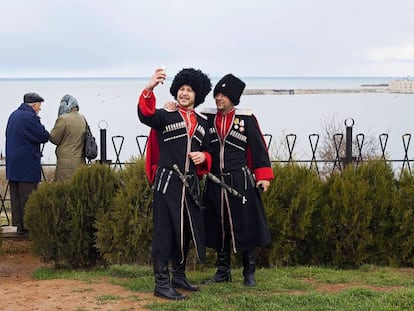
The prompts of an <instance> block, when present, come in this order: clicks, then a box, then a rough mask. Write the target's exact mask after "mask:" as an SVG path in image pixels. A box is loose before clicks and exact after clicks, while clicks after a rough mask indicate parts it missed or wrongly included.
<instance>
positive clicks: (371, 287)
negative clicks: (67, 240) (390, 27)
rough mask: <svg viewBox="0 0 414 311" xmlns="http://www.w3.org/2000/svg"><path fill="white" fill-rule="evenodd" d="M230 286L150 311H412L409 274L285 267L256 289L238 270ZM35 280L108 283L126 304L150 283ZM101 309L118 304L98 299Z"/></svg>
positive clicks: (144, 272) (123, 270) (43, 274)
mask: <svg viewBox="0 0 414 311" xmlns="http://www.w3.org/2000/svg"><path fill="white" fill-rule="evenodd" d="M214 272H215V270H214V269H205V270H203V271H189V272H188V273H187V276H188V278H189V280H190V281H191V282H193V283H194V284H201V283H202V281H203V280H205V279H208V278H210V277H211V276H212V275H213V274H214ZM232 275H233V282H230V283H216V284H210V285H203V284H201V285H200V287H201V290H200V291H198V292H194V293H189V297H188V298H187V299H186V300H184V301H176V302H175V301H174V302H171V301H167V300H166V301H161V302H160V301H159V300H154V301H153V302H149V303H148V304H147V305H146V308H148V309H149V310H168V311H171V310H172V311H173V310H217V311H220V310H223V311H233V310H234V311H236V310H237V311H238V310H252V309H253V310H272V311H273V310H284V311H290V310H292V311H293V310H295V311H296V310H309V311H310V310H312V311H315V310H324V311H325V310H361V311H362V310H364V311H365V310H379V311H382V310H384V311H385V310H397V311H398V310H414V278H413V275H414V271H413V270H412V269H396V268H387V267H374V266H369V267H367V266H363V267H361V269H355V270H337V269H331V268H324V267H287V268H273V269H258V270H257V271H256V280H257V286H255V287H252V288H247V287H245V286H244V285H243V282H242V281H243V277H242V271H241V269H234V270H233V271H232ZM34 276H35V277H36V278H38V279H53V278H63V279H76V280H84V281H89V282H93V280H94V279H95V278H97V277H99V278H101V277H107V278H108V279H109V281H110V282H111V283H113V284H117V285H121V286H123V287H125V288H127V289H128V290H130V291H131V296H130V298H129V299H131V300H134V301H135V300H136V301H139V300H140V298H139V296H136V295H134V294H133V293H134V292H145V293H149V292H152V291H153V289H154V278H153V275H152V268H151V267H148V266H134V265H114V266H111V267H108V268H107V269H99V270H92V271H69V270H68V271H66V270H53V269H45V268H42V269H39V270H37V271H36V272H35V274H34ZM99 299H100V302H101V303H105V302H106V301H109V300H115V299H119V297H116V296H101V297H100V298H99Z"/></svg>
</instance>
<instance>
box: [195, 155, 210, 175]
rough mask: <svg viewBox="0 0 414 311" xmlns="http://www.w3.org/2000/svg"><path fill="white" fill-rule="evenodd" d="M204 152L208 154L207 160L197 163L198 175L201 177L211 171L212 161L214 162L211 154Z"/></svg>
mask: <svg viewBox="0 0 414 311" xmlns="http://www.w3.org/2000/svg"><path fill="white" fill-rule="evenodd" d="M203 153H204V155H205V156H206V160H205V161H204V162H203V163H201V164H199V165H197V175H198V176H199V177H201V176H202V175H204V174H207V173H208V172H210V169H211V163H212V159H211V155H210V154H209V153H208V152H205V151H204V152H203Z"/></svg>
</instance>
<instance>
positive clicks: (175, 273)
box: [171, 259, 198, 292]
mask: <svg viewBox="0 0 414 311" xmlns="http://www.w3.org/2000/svg"><path fill="white" fill-rule="evenodd" d="M186 263H187V259H184V261H183V262H182V263H180V262H179V261H178V260H177V261H174V262H173V264H172V269H171V272H172V279H171V285H172V287H174V288H181V289H184V290H188V291H190V292H195V291H198V286H194V285H191V284H190V282H189V281H188V279H187V276H186V275H185V267H186Z"/></svg>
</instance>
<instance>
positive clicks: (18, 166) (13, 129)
mask: <svg viewBox="0 0 414 311" xmlns="http://www.w3.org/2000/svg"><path fill="white" fill-rule="evenodd" d="M43 101H44V99H43V98H42V97H40V96H39V95H38V94H36V93H27V94H25V95H24V97H23V103H22V104H21V105H20V106H19V108H17V110H15V111H14V112H12V114H11V115H10V117H9V120H8V122H7V127H6V178H7V180H8V181H9V184H10V201H11V211H12V224H13V226H16V227H17V232H18V233H21V234H27V231H26V230H25V229H24V224H23V218H24V208H25V204H26V202H27V199H28V197H29V195H30V194H31V193H32V191H34V190H35V189H37V186H38V183H39V182H40V180H41V164H40V158H41V153H40V145H41V144H42V143H46V142H47V141H48V140H49V132H48V131H46V129H45V127H44V126H43V125H42V124H41V122H40V118H39V116H38V113H39V112H40V110H41V106H42V102H43Z"/></svg>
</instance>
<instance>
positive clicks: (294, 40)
mask: <svg viewBox="0 0 414 311" xmlns="http://www.w3.org/2000/svg"><path fill="white" fill-rule="evenodd" d="M413 16H414V1H413V0H346V1H345V0H340V1H339V0H253V1H250V0H151V1H145V0H113V1H109V0H2V1H1V8H0V78H9V77H101V76H104V77H111V76H112V77H113V76H115V77H143V76H149V75H151V74H152V72H153V69H154V68H155V67H157V66H161V65H163V66H167V72H168V73H170V75H171V74H173V73H174V74H175V73H176V72H177V71H178V70H180V69H181V68H184V67H195V68H200V69H202V70H203V71H205V72H206V73H208V74H209V75H211V76H221V75H222V74H223V73H227V72H233V73H234V74H236V75H240V76H410V75H413V74H414V33H413V29H414V17H413Z"/></svg>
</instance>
